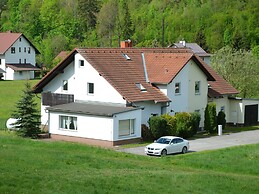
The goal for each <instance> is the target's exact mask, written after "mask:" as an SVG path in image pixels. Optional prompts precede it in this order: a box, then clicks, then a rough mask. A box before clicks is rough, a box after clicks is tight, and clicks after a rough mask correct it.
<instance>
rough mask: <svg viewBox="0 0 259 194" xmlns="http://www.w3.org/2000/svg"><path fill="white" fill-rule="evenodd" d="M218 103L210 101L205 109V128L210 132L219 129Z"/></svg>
mask: <svg viewBox="0 0 259 194" xmlns="http://www.w3.org/2000/svg"><path fill="white" fill-rule="evenodd" d="M216 125H217V113H216V104H215V103H208V104H207V106H206V109H205V120H204V129H205V130H206V131H208V132H209V133H215V132H216V129H217V126H216Z"/></svg>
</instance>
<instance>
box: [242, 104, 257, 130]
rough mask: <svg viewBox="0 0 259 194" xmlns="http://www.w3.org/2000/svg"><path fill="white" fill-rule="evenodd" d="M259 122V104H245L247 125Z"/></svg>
mask: <svg viewBox="0 0 259 194" xmlns="http://www.w3.org/2000/svg"><path fill="white" fill-rule="evenodd" d="M256 124H258V104H255V105H246V106H245V125H246V126H251V125H256Z"/></svg>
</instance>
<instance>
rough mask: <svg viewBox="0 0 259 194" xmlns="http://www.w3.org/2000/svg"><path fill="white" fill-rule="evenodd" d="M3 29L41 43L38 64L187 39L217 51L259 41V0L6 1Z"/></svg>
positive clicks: (1, 13)
mask: <svg viewBox="0 0 259 194" xmlns="http://www.w3.org/2000/svg"><path fill="white" fill-rule="evenodd" d="M0 7H1V8H0V16H1V18H0V31H7V30H12V31H14V32H22V33H24V34H25V35H26V36H27V37H28V38H29V39H30V40H32V42H33V43H34V44H35V45H36V46H37V48H39V50H40V52H41V53H42V55H41V56H40V57H39V58H38V63H45V64H51V62H52V59H53V58H54V57H55V56H56V55H57V54H58V53H59V52H60V51H61V50H71V49H73V48H74V47H117V46H118V43H119V41H120V40H124V39H129V38H130V39H132V40H133V42H134V45H135V46H138V47H149V46H158V47H161V46H168V45H171V44H172V43H174V42H177V41H179V40H182V39H185V40H186V41H187V42H196V43H198V44H199V45H200V46H202V47H203V48H204V49H205V50H206V51H209V52H212V53H213V52H214V51H216V50H218V49H220V48H222V47H223V46H226V45H229V46H231V47H233V48H236V49H245V50H249V49H252V48H253V47H255V46H256V45H258V43H259V23H258V18H259V6H258V1H257V0H249V1H247V0H240V1H229V0H217V1H215V0H142V1H139V0H131V1H126V0H88V1H85V0H75V1H74V0H44V1H38V0H19V1H17V0H2V1H1V2H0Z"/></svg>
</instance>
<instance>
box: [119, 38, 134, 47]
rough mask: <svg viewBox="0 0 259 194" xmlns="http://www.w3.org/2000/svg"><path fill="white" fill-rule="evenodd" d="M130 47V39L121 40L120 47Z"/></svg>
mask: <svg viewBox="0 0 259 194" xmlns="http://www.w3.org/2000/svg"><path fill="white" fill-rule="evenodd" d="M129 47H132V41H131V40H130V39H128V40H124V41H121V48H129Z"/></svg>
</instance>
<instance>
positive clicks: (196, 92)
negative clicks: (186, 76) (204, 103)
mask: <svg viewBox="0 0 259 194" xmlns="http://www.w3.org/2000/svg"><path fill="white" fill-rule="evenodd" d="M196 87H198V88H196ZM194 91H195V94H196V95H199V94H201V81H195V83H194Z"/></svg>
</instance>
